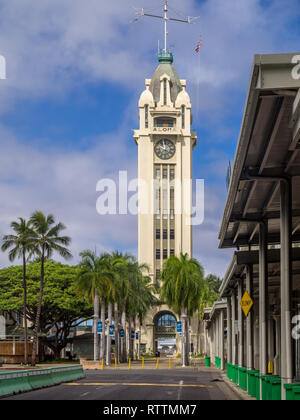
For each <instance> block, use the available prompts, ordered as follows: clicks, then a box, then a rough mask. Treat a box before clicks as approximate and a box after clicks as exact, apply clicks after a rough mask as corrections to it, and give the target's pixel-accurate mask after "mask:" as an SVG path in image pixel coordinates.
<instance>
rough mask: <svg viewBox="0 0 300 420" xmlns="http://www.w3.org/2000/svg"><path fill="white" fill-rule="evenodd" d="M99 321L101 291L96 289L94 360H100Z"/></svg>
mask: <svg viewBox="0 0 300 420" xmlns="http://www.w3.org/2000/svg"><path fill="white" fill-rule="evenodd" d="M98 321H99V293H98V291H97V290H95V298H94V327H93V330H94V361H96V360H99V336H98Z"/></svg>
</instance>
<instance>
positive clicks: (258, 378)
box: [254, 372, 260, 401]
mask: <svg viewBox="0 0 300 420" xmlns="http://www.w3.org/2000/svg"><path fill="white" fill-rule="evenodd" d="M254 376H255V392H256V399H257V401H260V372H257V373H255V374H254Z"/></svg>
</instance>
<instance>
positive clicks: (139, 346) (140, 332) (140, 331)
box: [138, 320, 142, 359]
mask: <svg viewBox="0 0 300 420" xmlns="http://www.w3.org/2000/svg"><path fill="white" fill-rule="evenodd" d="M141 336H142V321H141V320H140V329H139V344H138V358H139V359H140V357H141V340H142V338H141Z"/></svg>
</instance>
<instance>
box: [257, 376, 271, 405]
mask: <svg viewBox="0 0 300 420" xmlns="http://www.w3.org/2000/svg"><path fill="white" fill-rule="evenodd" d="M270 376H272V375H262V376H261V377H260V379H261V399H262V401H269V398H270V382H269V379H270Z"/></svg>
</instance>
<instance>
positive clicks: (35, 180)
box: [0, 127, 137, 264]
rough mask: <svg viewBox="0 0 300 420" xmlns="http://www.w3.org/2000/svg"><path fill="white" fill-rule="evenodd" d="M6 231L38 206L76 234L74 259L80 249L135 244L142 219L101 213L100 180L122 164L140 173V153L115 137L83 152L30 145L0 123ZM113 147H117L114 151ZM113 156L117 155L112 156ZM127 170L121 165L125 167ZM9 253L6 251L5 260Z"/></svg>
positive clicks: (1, 258)
mask: <svg viewBox="0 0 300 420" xmlns="http://www.w3.org/2000/svg"><path fill="white" fill-rule="evenodd" d="M0 137H1V139H2V140H1V155H0V179H1V181H0V197H1V213H0V235H1V236H2V235H3V234H6V233H8V232H9V231H10V227H9V225H10V222H11V221H12V220H15V219H16V218H17V217H20V216H22V217H26V218H28V217H29V216H30V215H31V213H32V212H33V211H35V210H38V209H40V210H42V211H44V212H45V213H47V214H48V213H53V214H54V215H55V216H56V218H57V220H58V221H62V222H63V223H65V224H66V226H67V228H68V229H67V231H66V232H67V234H69V235H70V236H71V237H72V238H73V242H72V246H71V250H72V252H73V255H74V257H75V258H74V262H76V261H77V260H78V253H79V252H80V251H81V250H83V249H85V248H91V247H94V246H97V249H98V251H99V252H102V251H109V250H113V249H114V248H115V244H118V248H123V249H127V248H128V247H129V248H131V249H133V250H134V249H135V247H136V236H137V226H136V225H137V223H136V218H135V217H133V216H99V215H98V214H97V212H96V199H97V197H98V196H97V193H96V183H97V181H98V179H100V178H103V177H111V178H114V179H115V178H117V176H118V170H119V167H118V166H119V165H117V163H116V162H122V169H124V170H128V172H129V177H133V176H136V156H135V154H134V155H129V154H128V152H127V150H126V147H125V144H124V145H123V146H122V145H120V143H116V145H115V146H114V139H117V138H119V137H120V133H115V134H111V135H110V136H109V144H110V147H107V144H108V141H107V140H104V139H101V138H99V144H98V145H97V146H94V147H92V148H90V149H89V150H87V151H85V152H83V151H80V152H79V151H78V152H73V153H67V152H63V151H61V150H57V149H56V150H55V149H54V148H52V149H48V148H44V149H42V148H40V150H38V149H37V147H36V146H29V145H26V144H24V142H22V141H20V140H19V139H16V138H15V137H14V136H13V134H11V133H9V132H8V131H7V130H6V129H3V128H1V127H0ZM112 149H113V152H112ZM112 156H113V158H112ZM120 169H121V168H120ZM6 263H7V256H6V255H5V254H3V253H0V264H6Z"/></svg>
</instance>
